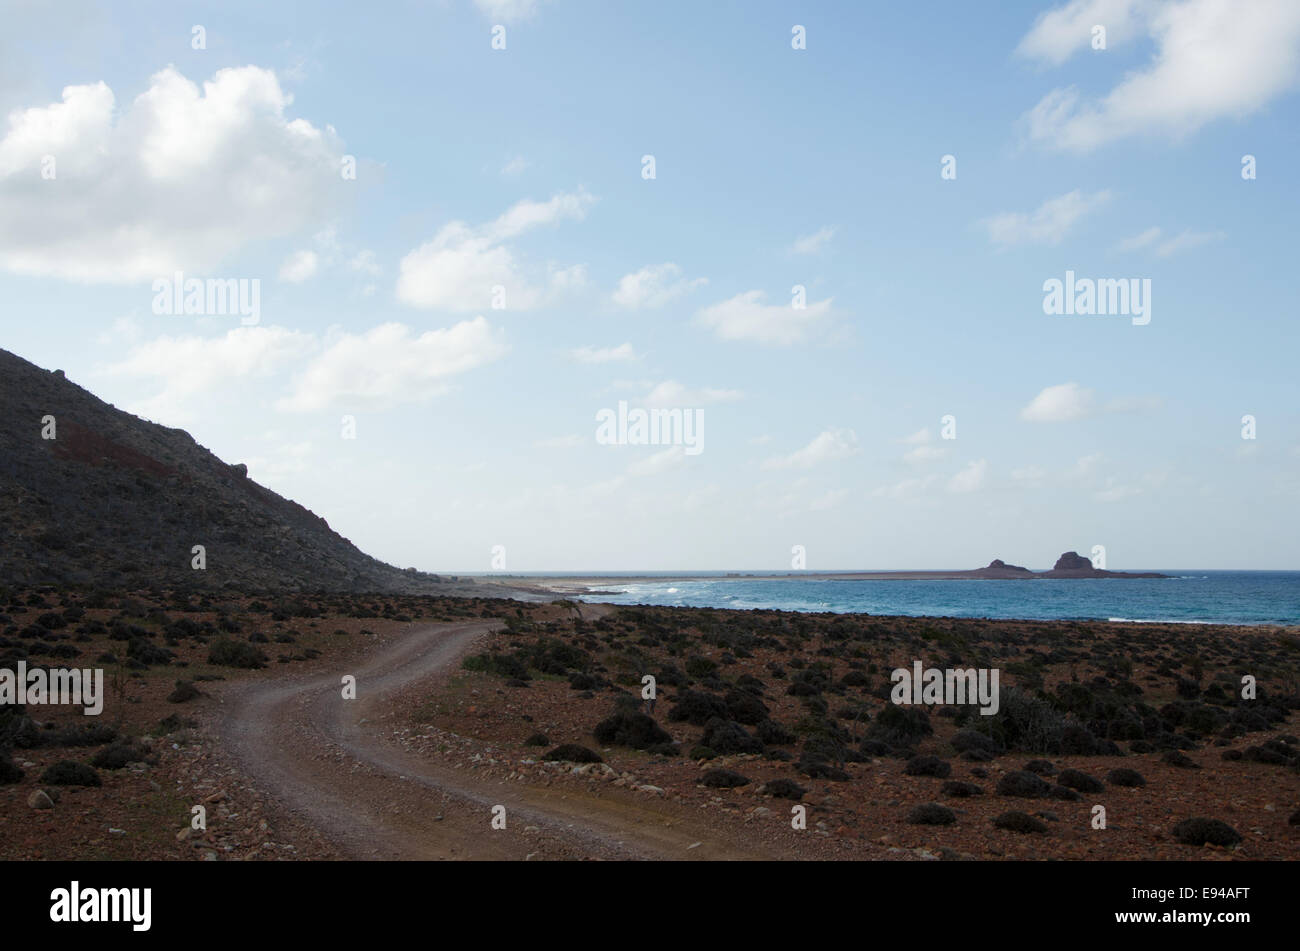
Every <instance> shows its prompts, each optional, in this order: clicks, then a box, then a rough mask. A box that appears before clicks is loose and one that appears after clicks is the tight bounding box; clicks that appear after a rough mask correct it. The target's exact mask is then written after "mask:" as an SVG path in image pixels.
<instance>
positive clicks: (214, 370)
mask: <svg viewBox="0 0 1300 951" xmlns="http://www.w3.org/2000/svg"><path fill="white" fill-rule="evenodd" d="M312 345H313V338H312V335H311V334H306V333H300V332H298V331H294V330H286V329H285V328H283V327H236V328H235V329H233V330H230V331H228V332H227V333H226V334H225V335H224V336H221V337H199V336H187V337H168V336H164V337H158V338H155V339H154V340H151V341H148V342H146V343H143V344H141V345H139V346H137V347H134V348H132V350H131V351H130V353H129V354H128V355H127V357H126V359H124V360H122V361H120V362H118V363H115V364H112V365H110V366H109V367H108V368H107V372H108V373H110V374H112V375H114V376H128V377H135V378H138V379H152V380H157V381H159V382H161V384H162V388H161V390H160V391H159V392H158V393H157V394H156V395H155V396H154V397H152V398H150V399H148V400H145V401H144V402H142V403H139V404H135V405H134V406H133V407H132V412H136V413H139V414H140V415H142V416H148V417H150V418H153V419H160V418H164V417H166V418H175V414H181V415H183V414H184V412H185V411H184V409H183V407H182V405H181V404H183V403H185V402H186V401H187V400H189V399H191V398H193V397H195V396H197V395H198V394H200V393H204V392H207V391H210V390H215V389H217V388H219V387H221V386H238V385H239V383H240V381H243V380H247V379H250V378H265V377H269V376H271V375H272V374H273V373H275V372H276V371H278V370H280V369H281V368H282V367H284V366H285V365H286V364H288V363H290V362H291V361H295V360H298V359H301V358H302V357H303V356H304V355H305V354H307V353H308V352H310V350H311V348H312Z"/></svg>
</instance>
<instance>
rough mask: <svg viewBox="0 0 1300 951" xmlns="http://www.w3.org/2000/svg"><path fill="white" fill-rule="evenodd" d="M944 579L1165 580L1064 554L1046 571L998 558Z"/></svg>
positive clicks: (946, 573) (1076, 553)
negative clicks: (1012, 563)
mask: <svg viewBox="0 0 1300 951" xmlns="http://www.w3.org/2000/svg"><path fill="white" fill-rule="evenodd" d="M939 574H942V575H943V576H945V577H953V578H996V579H1006V578H1168V577H1169V575H1162V574H1160V573H1159V572H1155V571H1107V570H1106V569H1104V568H1095V567H1093V564H1092V562H1091V561H1089V560H1088V559H1087V558H1084V557H1083V556H1082V555H1080V554H1079V553H1078V552H1077V551H1067V552H1066V553H1065V554H1063V555H1061V557H1060V558H1058V559H1056V564H1055V565H1053V566H1052V568H1051V570H1050V571H1030V570H1029V569H1028V568H1021V567H1020V566H1019V565H1008V564H1007V563H1006V562H1005V561H1003V560H1002V559H1001V558H994V559H993V560H992V561H991V562H989V564H988V567H986V568H976V569H975V570H974V571H956V572H951V573H949V572H939Z"/></svg>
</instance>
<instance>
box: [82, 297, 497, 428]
mask: <svg viewBox="0 0 1300 951" xmlns="http://www.w3.org/2000/svg"><path fill="white" fill-rule="evenodd" d="M505 350H506V347H505V343H504V341H503V339H502V334H501V332H500V331H497V330H494V329H493V328H492V327H490V326H489V325H488V322H487V321H486V320H485V319H484V318H482V317H476V318H475V319H474V320H467V321H462V322H461V323H459V324H456V325H455V326H453V327H449V328H446V329H442V330H429V331H426V332H424V333H422V334H416V333H414V332H413V331H412V329H411V328H410V327H408V326H406V325H405V324H400V323H387V324H381V325H380V326H378V327H375V328H373V329H371V330H369V331H367V332H365V333H361V334H352V333H346V332H342V331H338V330H334V331H331V332H330V334H328V335H327V336H326V337H325V338H323V339H322V338H319V337H317V336H316V335H315V334H312V333H305V332H300V331H295V330H286V329H285V328H283V327H237V328H235V329H233V330H230V331H228V332H227V333H225V334H224V335H222V336H219V337H201V336H185V337H171V336H164V337H159V338H156V339H154V340H151V341H148V342H146V343H142V344H140V345H138V346H135V347H133V348H132V350H131V351H130V353H129V355H128V356H127V358H126V359H125V360H122V361H119V362H118V363H115V364H111V365H110V366H108V367H107V372H108V373H109V374H111V375H115V376H124V377H134V378H137V379H142V380H155V381H158V382H160V383H161V389H160V391H159V392H158V393H157V394H156V395H155V396H154V397H152V398H150V399H149V400H147V401H145V402H144V403H143V404H139V408H137V409H134V411H136V412H140V413H141V414H142V415H148V416H153V417H154V418H160V416H156V415H155V414H161V415H168V416H169V417H170V418H175V417H176V416H177V415H182V416H183V415H184V414H185V409H184V405H183V404H184V403H185V402H186V401H188V400H191V399H193V398H194V397H196V396H198V395H200V394H202V393H206V392H212V391H218V390H221V389H222V388H223V387H224V388H232V387H238V386H240V385H241V381H247V380H250V379H269V378H273V377H275V378H278V377H280V376H281V375H282V374H284V373H285V371H287V370H289V369H292V368H297V367H301V368H302V370H301V373H300V374H299V375H298V376H297V378H296V379H294V380H293V381H292V383H291V384H290V385H289V392H288V393H287V395H286V396H284V397H283V398H281V399H279V400H278V401H276V404H275V406H276V408H277V409H280V410H291V411H313V410H319V409H322V408H325V407H327V406H331V405H341V406H345V407H356V408H368V409H369V408H385V407H389V406H395V405H398V404H400V403H409V402H414V403H419V402H425V401H427V400H428V399H430V398H432V397H434V396H437V395H439V394H441V393H443V392H445V391H446V390H447V389H448V388H449V387H450V380H451V378H452V377H454V376H457V375H459V374H462V373H466V372H468V371H469V370H472V369H475V368H477V367H480V366H483V365H484V364H487V363H490V362H492V361H493V360H496V359H497V358H499V357H500V356H501V355H502V354H503V353H505Z"/></svg>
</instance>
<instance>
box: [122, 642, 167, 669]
mask: <svg viewBox="0 0 1300 951" xmlns="http://www.w3.org/2000/svg"><path fill="white" fill-rule="evenodd" d="M126 656H127V657H129V658H130V659H131V660H134V661H138V662H139V663H141V664H145V665H147V666H153V665H154V664H167V663H170V662H171V659H172V658H173V657H175V656H176V652H175V651H171V650H168V649H167V648H165V647H159V646H158V645H156V644H151V643H149V641H147V640H145V639H144V638H143V637H133V638H131V640H129V641H128V642H127V646H126Z"/></svg>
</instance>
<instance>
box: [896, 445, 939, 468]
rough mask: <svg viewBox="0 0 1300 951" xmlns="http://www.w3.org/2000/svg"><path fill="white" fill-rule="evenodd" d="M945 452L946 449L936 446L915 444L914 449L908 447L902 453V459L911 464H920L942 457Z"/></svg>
mask: <svg viewBox="0 0 1300 951" xmlns="http://www.w3.org/2000/svg"><path fill="white" fill-rule="evenodd" d="M947 452H948V450H947V449H941V448H940V447H938V446H917V447H916V448H915V449H909V450H908V451H907V452H905V453H903V461H904V462H907V463H911V464H912V465H921V464H923V463H927V462H935V461H936V460H939V459H942V458H943V457H944V456H945V455H946V454H947Z"/></svg>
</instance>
